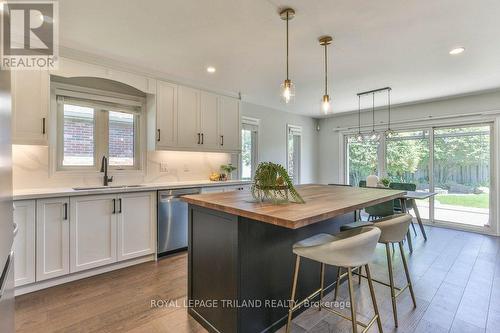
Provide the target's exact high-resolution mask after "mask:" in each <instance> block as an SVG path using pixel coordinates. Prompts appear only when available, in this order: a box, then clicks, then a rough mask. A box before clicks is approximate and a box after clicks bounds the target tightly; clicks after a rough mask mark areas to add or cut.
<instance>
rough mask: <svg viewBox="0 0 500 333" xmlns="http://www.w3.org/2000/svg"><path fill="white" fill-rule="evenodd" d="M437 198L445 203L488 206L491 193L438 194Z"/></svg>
mask: <svg viewBox="0 0 500 333" xmlns="http://www.w3.org/2000/svg"><path fill="white" fill-rule="evenodd" d="M436 200H437V201H439V203H441V204H443V205H453V206H462V207H474V208H488V207H489V206H488V204H489V194H488V193H481V194H438V195H437V196H436Z"/></svg>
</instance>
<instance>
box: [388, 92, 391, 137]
mask: <svg viewBox="0 0 500 333" xmlns="http://www.w3.org/2000/svg"><path fill="white" fill-rule="evenodd" d="M387 105H388V111H389V121H388V123H387V127H388V130H389V131H390V130H391V90H390V89H389V90H387Z"/></svg>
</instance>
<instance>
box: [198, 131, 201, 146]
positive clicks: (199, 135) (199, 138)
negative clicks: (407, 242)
mask: <svg viewBox="0 0 500 333" xmlns="http://www.w3.org/2000/svg"><path fill="white" fill-rule="evenodd" d="M200 140H201V134H200V133H198V144H200Z"/></svg>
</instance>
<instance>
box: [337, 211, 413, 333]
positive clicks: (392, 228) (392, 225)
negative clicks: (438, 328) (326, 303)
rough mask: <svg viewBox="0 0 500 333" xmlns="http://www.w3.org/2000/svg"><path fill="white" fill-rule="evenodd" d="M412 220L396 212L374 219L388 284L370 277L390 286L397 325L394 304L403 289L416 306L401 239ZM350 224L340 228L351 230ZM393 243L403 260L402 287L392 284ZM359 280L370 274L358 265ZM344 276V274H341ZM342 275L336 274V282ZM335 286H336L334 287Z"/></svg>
mask: <svg viewBox="0 0 500 333" xmlns="http://www.w3.org/2000/svg"><path fill="white" fill-rule="evenodd" d="M411 220H412V216H411V215H410V214H396V215H392V216H387V217H384V218H381V219H378V220H375V221H374V225H375V226H376V227H378V228H380V230H381V232H382V233H381V235H380V239H379V243H382V244H385V250H386V254H387V266H388V270H389V284H387V283H386V282H382V281H379V280H376V279H372V280H373V281H375V282H377V283H380V284H383V285H385V286H387V287H389V288H391V301H392V312H393V316H394V325H395V326H396V327H398V312H397V306H396V298H397V297H398V296H399V295H401V293H402V292H403V291H405V290H406V289H407V288H408V289H409V290H410V295H411V298H412V301H413V306H414V307H417V303H416V301H415V294H414V292H413V286H412V284H411V279H410V273H409V271H408V264H407V263H406V257H405V253H404V250H403V240H404V239H405V236H406V234H407V232H408V228H409V227H410V223H411ZM351 228H352V227H351V226H345V227H343V228H341V230H352V229H351ZM395 243H398V244H399V251H400V253H401V261H402V262H403V266H404V270H405V275H406V280H407V284H406V286H404V287H403V288H397V287H395V286H394V276H393V269H392V256H391V248H390V247H389V244H392V245H394V244H395ZM355 274H358V275H359V277H360V281H361V277H365V278H369V277H370V275H369V274H366V276H364V275H362V267H360V269H359V271H358V273H355ZM343 276H345V274H344V275H343ZM341 277H342V276H339V275H337V283H338V282H339V279H340V278H341ZM335 288H336V287H335ZM336 296H337V290H335V298H336Z"/></svg>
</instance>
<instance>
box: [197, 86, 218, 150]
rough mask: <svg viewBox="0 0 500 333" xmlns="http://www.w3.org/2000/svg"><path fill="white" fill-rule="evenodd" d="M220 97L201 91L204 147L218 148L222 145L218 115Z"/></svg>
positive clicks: (202, 140) (201, 129)
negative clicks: (220, 142)
mask: <svg viewBox="0 0 500 333" xmlns="http://www.w3.org/2000/svg"><path fill="white" fill-rule="evenodd" d="M218 99H219V98H218V96H217V95H215V94H211V93H207V92H201V97H200V101H201V102H200V110H201V112H200V124H201V126H200V132H201V135H202V137H201V147H202V148H207V149H218V148H219V147H220V145H219V135H218V134H219V130H218V127H219V126H218V117H217V114H218V112H217V109H218Z"/></svg>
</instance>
